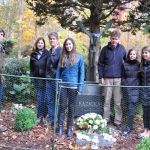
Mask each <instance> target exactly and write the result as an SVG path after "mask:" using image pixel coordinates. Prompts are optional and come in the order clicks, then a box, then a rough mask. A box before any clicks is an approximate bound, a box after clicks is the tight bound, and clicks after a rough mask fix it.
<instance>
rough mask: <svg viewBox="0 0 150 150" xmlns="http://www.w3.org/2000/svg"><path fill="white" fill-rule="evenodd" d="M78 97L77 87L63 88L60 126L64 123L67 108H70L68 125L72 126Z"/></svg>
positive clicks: (59, 113)
mask: <svg viewBox="0 0 150 150" xmlns="http://www.w3.org/2000/svg"><path fill="white" fill-rule="evenodd" d="M76 97H77V89H71V88H61V93H60V103H59V111H58V125H59V126H62V125H63V122H64V117H65V111H66V108H68V109H67V110H68V117H67V127H68V126H72V124H73V118H74V111H75V103H76Z"/></svg>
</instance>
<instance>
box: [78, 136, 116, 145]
mask: <svg viewBox="0 0 150 150" xmlns="http://www.w3.org/2000/svg"><path fill="white" fill-rule="evenodd" d="M96 135H97V136H98V140H99V143H98V146H107V147H109V146H113V144H114V142H113V140H112V139H111V140H109V141H108V140H106V139H104V137H103V135H102V134H96ZM93 136H94V134H93V135H92V134H91V135H90V136H89V137H90V139H93ZM91 143H92V142H91V141H86V140H85V139H81V140H79V139H78V138H77V137H76V144H79V145H82V146H85V145H87V144H91Z"/></svg>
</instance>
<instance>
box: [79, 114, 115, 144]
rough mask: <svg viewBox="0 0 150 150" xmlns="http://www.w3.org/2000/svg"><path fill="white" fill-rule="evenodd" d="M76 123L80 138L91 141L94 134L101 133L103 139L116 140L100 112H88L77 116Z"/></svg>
mask: <svg viewBox="0 0 150 150" xmlns="http://www.w3.org/2000/svg"><path fill="white" fill-rule="evenodd" d="M76 124H77V128H78V131H79V132H77V139H78V140H82V139H84V140H86V141H88V142H90V141H91V140H92V139H93V135H101V136H102V137H103V139H102V140H107V141H111V142H115V141H116V139H115V138H114V137H113V136H112V135H111V132H110V131H109V129H108V128H107V121H106V120H105V119H103V118H102V116H101V115H99V114H96V113H87V114H85V115H82V116H80V117H79V118H77V120H76Z"/></svg>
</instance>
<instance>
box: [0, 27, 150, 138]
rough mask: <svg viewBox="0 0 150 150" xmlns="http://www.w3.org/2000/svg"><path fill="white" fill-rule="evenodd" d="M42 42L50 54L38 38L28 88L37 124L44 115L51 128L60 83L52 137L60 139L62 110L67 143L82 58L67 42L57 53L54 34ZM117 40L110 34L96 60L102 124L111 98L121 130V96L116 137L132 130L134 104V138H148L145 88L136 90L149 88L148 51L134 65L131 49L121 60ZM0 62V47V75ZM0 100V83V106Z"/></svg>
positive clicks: (149, 101) (149, 95) (149, 103)
mask: <svg viewBox="0 0 150 150" xmlns="http://www.w3.org/2000/svg"><path fill="white" fill-rule="evenodd" d="M4 35H5V32H4V31H3V30H2V29H0V40H2V39H3V37H4ZM48 38H49V42H50V46H51V48H50V50H49V51H48V50H47V49H46V44H45V40H44V38H42V37H40V38H38V39H37V40H36V42H35V44H34V46H33V50H32V53H31V57H30V76H31V77H33V78H31V82H32V83H33V84H34V86H35V88H36V93H37V99H38V105H37V117H38V119H37V124H38V123H43V124H45V123H46V116H47V114H48V122H49V124H50V125H51V126H54V117H55V95H56V84H57V83H58V82H57V81H58V80H61V81H62V84H59V90H60V101H59V107H58V116H57V133H58V136H59V137H61V136H62V134H63V126H64V119H65V111H66V108H67V107H68V109H67V114H68V116H67V136H68V137H72V136H73V132H72V125H73V119H74V109H75V102H76V97H77V94H81V93H82V90H83V85H82V84H83V83H84V75H85V73H84V60H83V57H82V55H81V54H79V53H77V51H76V44H75V41H74V40H73V39H72V38H70V37H69V38H67V39H65V41H64V43H63V47H62V48H61V47H60V46H59V44H58V34H57V33H56V32H51V33H49V35H48ZM119 40H120V32H119V31H118V30H114V31H113V32H112V33H111V36H110V42H109V43H108V45H106V46H104V47H103V48H102V50H101V53H100V56H99V60H98V73H99V79H100V82H101V84H105V85H107V86H104V93H105V102H104V113H103V118H104V119H106V120H107V122H108V123H109V122H110V104H111V98H112V95H114V110H115V118H114V125H115V126H116V127H117V129H119V130H121V121H122V108H121V99H122V91H123V93H126V96H127V98H126V99H125V100H126V101H127V104H128V117H127V122H126V129H125V130H124V131H123V132H122V136H126V135H128V134H129V133H130V132H131V131H132V130H133V117H134V107H135V104H136V103H137V102H140V103H141V104H142V107H143V122H144V132H143V133H140V134H138V137H139V138H144V137H148V136H150V88H149V87H148V88H145V87H142V86H149V85H150V46H145V47H143V49H142V51H141V62H140V61H139V55H138V52H137V51H136V50H135V49H130V50H129V51H128V54H127V52H126V50H125V48H124V46H123V45H121V44H120V43H119ZM1 56H2V57H1ZM3 60H4V51H3V48H2V45H0V61H1V63H0V73H1V74H2V70H3V65H4V63H3V62H4V61H3ZM35 77H36V78H35ZM40 78H46V80H41V79H40ZM48 79H49V80H48ZM63 82H64V83H63ZM59 83H61V82H59ZM75 83H76V84H75ZM120 85H122V86H141V88H134V87H123V88H121V87H120ZM123 96H124V94H123ZM1 99H2V80H0V102H1ZM0 106H1V105H0ZM0 111H1V108H0ZM1 118H2V116H1V113H0V119H1ZM2 128H3V129H4V127H3V126H2V127H0V131H2V130H1V129H2ZM5 129H6V128H5Z"/></svg>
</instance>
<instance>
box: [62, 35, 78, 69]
mask: <svg viewBox="0 0 150 150" xmlns="http://www.w3.org/2000/svg"><path fill="white" fill-rule="evenodd" d="M68 40H69V41H71V42H72V44H73V48H72V50H71V51H70V52H68V51H67V49H66V42H67V41H68ZM68 55H69V56H70V65H71V66H73V65H74V64H75V62H76V59H77V51H76V44H75V42H74V40H73V39H72V38H70V37H69V38H67V39H66V40H65V41H64V44H63V50H62V53H61V56H60V67H61V68H65V67H66V65H67V64H66V62H67V56H68Z"/></svg>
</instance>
